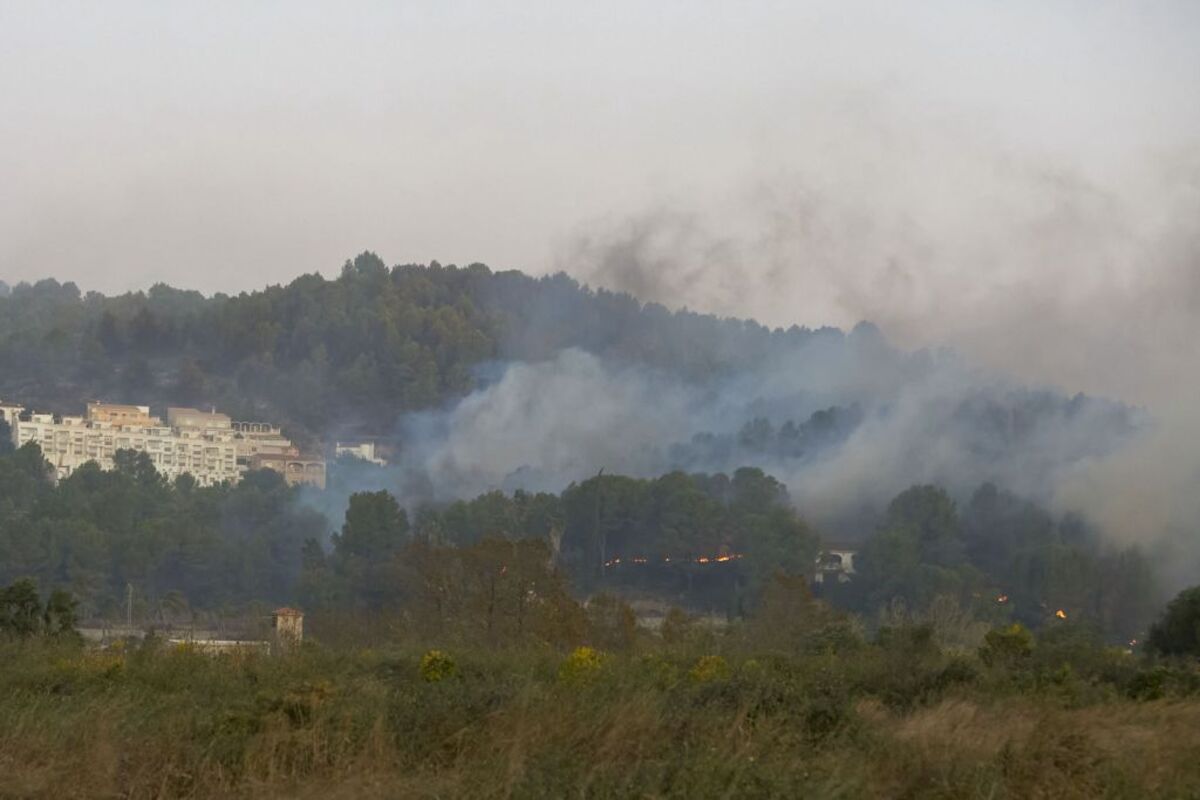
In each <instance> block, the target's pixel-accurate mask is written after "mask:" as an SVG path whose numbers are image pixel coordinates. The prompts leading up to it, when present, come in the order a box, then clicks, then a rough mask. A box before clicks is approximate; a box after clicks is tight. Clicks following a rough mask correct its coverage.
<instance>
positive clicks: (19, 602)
mask: <svg viewBox="0 0 1200 800" xmlns="http://www.w3.org/2000/svg"><path fill="white" fill-rule="evenodd" d="M41 629H42V602H41V600H40V598H38V591H37V584H35V583H34V582H33V581H32V580H30V579H29V578H22V579H21V580H19V581H17V582H16V583H14V584H12V585H11V586H8V587H6V588H4V589H0V633H7V634H9V635H12V636H19V637H22V638H24V637H28V636H33V635H35V634H37V633H39V632H40V631H41Z"/></svg>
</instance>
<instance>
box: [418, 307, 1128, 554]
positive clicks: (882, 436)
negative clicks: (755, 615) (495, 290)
mask: <svg viewBox="0 0 1200 800" xmlns="http://www.w3.org/2000/svg"><path fill="white" fill-rule="evenodd" d="M830 407H835V408H841V409H852V411H845V412H844V413H842V414H841V415H840V416H838V417H829V415H826V417H827V419H828V418H833V419H837V420H840V421H838V422H835V423H830V424H826V425H825V426H824V427H823V428H821V429H819V430H818V432H817V433H816V434H814V435H813V436H811V437H809V438H808V439H807V440H806V439H804V438H803V436H804V435H805V434H804V430H805V428H804V426H803V423H805V421H806V420H809V418H810V417H812V416H813V415H814V414H818V416H819V415H820V413H821V412H822V409H828V408H830ZM753 419H759V420H760V422H759V423H755V424H756V425H759V428H758V430H759V431H760V432H761V431H762V430H763V428H765V429H766V430H767V431H768V433H767V434H766V439H764V440H762V441H752V440H751V438H750V437H747V436H746V434H745V433H744V431H743V430H742V429H743V428H744V427H745V426H746V423H747V422H749V421H751V420H753ZM814 419H815V418H814ZM847 420H849V422H847ZM788 421H791V422H792V423H793V430H800V431H801V434H800V436H801V438H798V439H793V440H792V443H791V444H790V445H788V446H784V445H786V444H787V443H786V442H783V440H782V438H779V437H778V436H777V434H776V432H777V431H780V430H781V429H782V427H783V426H784V425H786V424H787V422H788ZM797 424H799V425H800V427H799V428H797V427H795V426H796V425H797ZM1145 424H1146V423H1145V420H1143V419H1142V418H1141V415H1140V414H1138V413H1137V412H1136V411H1134V410H1132V409H1129V408H1127V407H1124V406H1121V405H1119V404H1115V403H1110V402H1105V401H1101V400H1093V399H1088V398H1084V397H1075V398H1066V397H1063V396H1061V395H1058V394H1056V393H1053V392H1048V391H1033V390H1029V389H1026V388H1023V387H1021V386H1019V385H1017V384H1015V383H1013V382H1012V381H1010V380H1008V379H1005V378H1003V377H1000V376H998V375H996V374H994V373H990V372H988V371H985V370H980V369H979V368H976V367H973V366H971V365H970V364H969V363H968V362H966V361H965V360H963V359H962V358H960V357H958V356H957V355H955V354H954V353H951V352H941V353H930V352H918V353H905V352H902V351H899V350H896V349H894V348H892V347H890V346H888V345H887V344H886V342H885V341H884V340H883V338H882V336H881V335H880V334H879V333H878V331H876V330H875V329H874V328H872V327H870V326H865V325H864V326H860V327H858V328H856V330H855V331H854V332H853V333H851V334H850V335H848V336H843V335H841V334H837V335H832V334H814V335H811V336H810V337H808V338H807V339H806V340H805V342H804V343H803V344H801V345H800V346H797V347H794V348H789V349H785V350H782V351H781V352H780V353H779V354H778V355H775V356H773V357H771V358H768V359H766V360H764V361H762V362H758V363H752V364H747V365H746V366H745V367H744V368H743V369H740V370H737V371H735V372H734V373H733V374H729V375H722V376H720V377H715V378H711V379H707V380H701V381H697V380H686V379H684V378H682V377H680V376H679V375H678V374H674V373H671V372H668V371H665V370H655V369H651V368H648V367H644V366H636V365H634V364H632V363H629V362H625V361H618V360H616V359H613V358H602V357H600V356H597V355H594V354H591V353H588V352H585V351H582V350H579V349H569V350H564V351H562V352H559V353H558V354H556V355H555V356H553V357H551V358H548V359H546V360H544V361H539V362H535V363H526V362H512V363H510V364H508V365H507V366H506V367H505V368H504V370H503V373H502V375H501V376H500V377H499V379H498V380H496V381H495V382H494V383H492V384H491V385H488V386H485V387H483V388H481V389H479V390H478V391H476V392H475V393H473V394H471V395H469V396H467V397H466V398H464V399H463V400H462V401H461V402H459V403H457V404H456V405H454V406H453V407H451V408H449V409H446V410H443V411H440V412H434V413H423V414H419V415H414V416H412V417H410V418H409V419H408V420H407V421H406V422H405V425H404V431H403V438H404V440H405V441H406V443H407V446H406V448H405V451H404V457H403V459H402V461H401V463H400V464H399V465H398V466H397V468H396V469H397V472H398V474H399V475H400V476H404V479H403V480H402V481H397V483H398V484H403V485H405V486H408V487H413V486H418V487H421V489H420V491H418V492H417V493H416V494H413V493H412V492H411V491H410V492H409V493H407V494H405V499H406V500H407V501H408V502H409V503H412V504H415V503H419V502H423V501H428V500H434V501H446V500H450V499H454V498H459V497H472V496H475V495H477V494H480V493H483V492H486V491H490V490H493V489H502V490H506V491H512V490H514V489H517V488H521V489H526V490H547V491H560V490H561V489H563V488H564V487H565V486H566V485H567V484H568V483H570V482H571V481H578V480H583V479H586V478H588V477H591V476H592V475H594V474H596V473H597V472H598V471H600V470H601V469H604V470H607V471H608V472H610V473H621V474H629V475H636V476H643V477H650V476H656V475H659V474H662V473H664V472H666V471H669V470H673V469H684V470H688V471H705V472H716V471H725V472H730V471H732V470H734V469H736V468H738V467H741V466H759V467H761V468H763V469H765V470H766V471H768V472H770V473H771V474H773V475H775V476H777V477H779V478H780V479H781V480H783V481H784V482H785V483H786V484H787V485H788V487H789V489H790V491H791V494H792V497H793V499H794V500H795V502H796V503H797V505H798V506H799V507H800V509H801V511H802V512H803V513H804V514H805V515H806V516H808V517H809V518H810V519H812V520H813V521H815V522H817V523H818V524H820V525H821V526H822V527H823V528H825V529H826V530H827V531H831V532H836V533H838V534H841V535H846V536H849V537H854V538H860V537H862V536H864V535H866V534H867V533H869V531H870V527H865V528H864V526H869V525H871V524H873V521H874V520H873V516H872V512H874V511H878V510H881V509H882V508H883V507H884V506H886V503H887V502H888V501H889V500H890V499H891V497H892V496H894V495H895V494H896V493H898V492H899V491H901V490H903V489H904V488H906V487H908V486H910V485H912V484H914V483H923V482H935V483H939V484H942V485H944V486H947V487H948V488H950V489H951V490H952V491H953V492H955V493H957V494H959V495H960V496H964V497H965V496H967V495H968V494H969V493H970V492H971V491H973V490H974V489H975V488H976V487H977V486H978V485H979V484H981V483H983V482H985V481H994V482H997V483H999V484H1001V485H1003V486H1005V487H1008V488H1010V489H1013V490H1015V491H1018V492H1020V493H1022V494H1024V495H1025V496H1027V497H1031V498H1036V499H1039V500H1042V501H1043V502H1048V501H1049V500H1050V499H1052V496H1053V492H1054V490H1055V488H1056V487H1058V486H1060V485H1062V484H1063V483H1064V482H1065V481H1069V480H1071V479H1073V478H1074V476H1075V475H1077V474H1078V473H1080V472H1086V471H1087V470H1088V469H1089V466H1090V465H1091V464H1092V463H1093V462H1094V461H1096V460H1098V459H1099V460H1103V459H1104V458H1106V457H1108V456H1109V455H1110V454H1111V453H1113V452H1114V451H1117V450H1119V449H1120V448H1121V447H1122V446H1124V445H1125V444H1126V443H1127V442H1128V441H1130V440H1132V439H1134V438H1136V436H1137V435H1138V432H1139V431H1140V430H1142V429H1143V427H1144V426H1145ZM811 425H812V423H810V426H811ZM780 436H781V434H780ZM776 439H778V441H776ZM413 476H420V479H419V480H415V481H414V480H413ZM402 494H404V493H403V492H402Z"/></svg>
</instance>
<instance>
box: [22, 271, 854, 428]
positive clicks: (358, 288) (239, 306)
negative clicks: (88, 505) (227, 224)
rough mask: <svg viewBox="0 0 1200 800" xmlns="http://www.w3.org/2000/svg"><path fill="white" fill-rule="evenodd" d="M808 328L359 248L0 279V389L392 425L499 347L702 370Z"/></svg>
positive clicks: (537, 355) (776, 345)
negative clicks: (178, 279)
mask: <svg viewBox="0 0 1200 800" xmlns="http://www.w3.org/2000/svg"><path fill="white" fill-rule="evenodd" d="M820 333H822V334H826V335H830V336H840V335H841V334H840V332H838V331H836V330H832V329H825V330H823V331H820ZM814 335H816V334H815V333H814V332H812V331H809V330H807V329H802V328H795V327H793V328H791V329H789V330H786V331H784V330H769V329H767V328H765V327H763V326H761V325H758V324H756V323H754V322H748V321H741V320H731V319H718V318H716V317H713V316H708V315H702V314H695V313H691V312H687V311H678V312H670V311H668V310H667V309H665V308H663V307H662V306H658V305H652V304H651V305H643V304H642V303H640V302H638V301H637V300H636V299H634V298H633V297H631V296H629V295H627V294H617V293H612V292H607V291H603V290H599V291H593V290H591V289H589V288H587V287H584V286H581V285H580V284H578V283H577V282H576V281H574V280H573V279H571V278H569V277H567V276H566V275H564V274H558V275H555V276H552V277H547V278H541V279H534V278H531V277H529V276H526V275H523V274H521V273H519V272H492V271H491V270H489V269H488V268H487V267H485V266H483V265H481V264H473V265H471V266H469V267H464V268H459V267H454V266H441V265H439V264H437V263H436V262H434V263H432V264H430V265H428V266H419V265H405V266H397V267H395V268H391V269H389V268H388V267H387V266H386V265H385V264H384V262H383V261H382V260H381V259H380V258H379V257H378V256H376V255H374V254H373V253H363V254H362V255H360V256H358V257H357V258H355V259H354V260H353V261H352V262H347V263H346V265H345V266H344V267H343V268H342V273H341V275H340V276H339V277H338V278H336V279H334V280H327V279H325V278H323V277H321V276H319V275H304V276H301V277H299V278H297V279H296V280H294V281H292V282H291V283H290V284H288V285H287V286H272V287H269V288H267V289H265V290H262V291H256V292H251V293H243V294H239V295H236V296H228V295H224V294H217V295H215V296H213V297H205V296H203V295H201V294H200V293H198V292H194V291H182V290H178V289H173V288H171V287H169V286H166V285H163V284H158V285H156V286H154V287H152V288H151V289H150V290H149V291H147V292H134V293H129V294H124V295H121V296H117V297H106V296H103V295H101V294H98V293H95V292H88V293H87V294H86V295H84V294H81V292H80V290H79V289H78V288H77V287H76V286H75V285H74V284H72V283H66V284H60V283H58V282H57V281H55V280H53V279H46V280H42V281H39V282H37V283H36V284H33V285H30V284H25V283H22V284H19V285H17V286H15V287H13V288H12V289H11V291H10V292H8V293H5V292H0V397H3V398H5V399H10V400H16V401H21V402H24V403H26V404H29V405H33V406H37V407H38V408H47V409H52V410H59V411H63V412H67V411H78V406H79V404H80V402H81V401H82V400H83V399H84V398H105V399H108V400H112V401H125V402H140V403H146V402H149V403H152V404H167V403H171V404H204V405H208V404H212V405H216V406H218V407H220V408H222V409H227V410H229V411H230V412H231V413H232V414H233V415H234V416H236V417H240V418H256V419H262V418H265V419H272V420H278V421H283V422H284V423H286V424H289V425H290V426H292V427H293V428H294V429H296V428H299V430H294V431H293V432H294V433H295V434H297V435H300V436H301V437H303V436H304V435H305V434H306V433H307V434H308V435H310V436H317V435H320V434H322V433H324V432H325V431H326V430H327V428H328V426H329V422H330V420H333V419H342V420H352V421H354V422H356V423H358V424H361V425H364V426H366V427H368V428H370V429H374V430H390V428H391V427H392V425H393V424H394V422H395V420H396V418H397V417H398V416H399V415H401V414H403V413H404V412H407V411H412V410H414V409H423V408H430V407H434V406H439V405H442V404H444V403H445V401H447V400H450V399H452V398H456V397H458V396H461V395H463V394H464V393H466V392H468V391H470V390H471V389H472V388H474V387H475V386H476V385H477V368H478V367H479V366H480V365H481V364H485V363H487V362H490V361H493V360H497V359H500V360H536V359H541V358H546V357H549V356H552V355H553V354H554V353H557V352H559V351H561V350H563V349H565V348H570V347H579V348H582V349H584V350H587V351H589V352H591V353H594V354H597V355H600V356H612V357H616V358H620V359H623V360H629V361H632V362H636V363H640V364H646V365H652V366H657V367H663V368H665V369H668V370H671V371H678V372H680V373H682V374H683V375H685V376H688V377H696V378H704V377H710V376H713V375H715V374H719V373H722V372H727V371H729V370H731V369H733V368H736V367H737V366H738V365H744V364H747V363H755V362H760V361H761V360H762V359H763V358H765V357H766V356H768V355H770V354H771V353H772V352H780V351H784V350H786V349H788V348H791V347H794V346H795V345H796V344H798V343H800V342H802V341H805V340H807V339H808V338H809V337H812V336H814Z"/></svg>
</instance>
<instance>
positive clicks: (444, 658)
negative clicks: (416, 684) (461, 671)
mask: <svg viewBox="0 0 1200 800" xmlns="http://www.w3.org/2000/svg"><path fill="white" fill-rule="evenodd" d="M419 671H420V673H421V679H422V680H423V681H425V682H426V683H438V682H439V681H444V680H446V679H447V678H454V677H457V676H458V664H457V663H456V662H455V661H454V658H453V657H452V656H451V655H450V654H449V653H444V652H442V651H441V650H430V651H429V652H428V653H426V654H425V655H423V656H421V666H420V669H419Z"/></svg>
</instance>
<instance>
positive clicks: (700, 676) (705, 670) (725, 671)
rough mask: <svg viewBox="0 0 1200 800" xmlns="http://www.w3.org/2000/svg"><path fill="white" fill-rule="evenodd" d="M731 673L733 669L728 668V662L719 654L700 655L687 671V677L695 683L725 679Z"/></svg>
mask: <svg viewBox="0 0 1200 800" xmlns="http://www.w3.org/2000/svg"><path fill="white" fill-rule="evenodd" d="M731 675H733V670H731V669H730V668H729V662H727V661H726V660H725V659H723V658H721V657H720V656H701V657H700V660H698V661H697V662H696V665H695V666H694V667H692V669H691V670H690V671H689V672H688V677H689V678H691V679H692V681H694V682H695V683H714V682H716V681H727V680H729V678H730V676H731Z"/></svg>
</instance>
